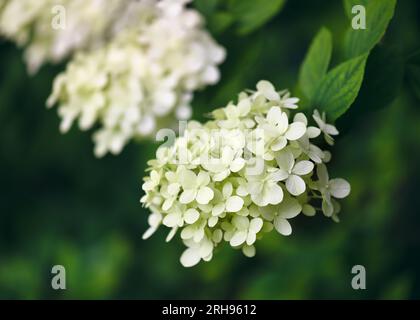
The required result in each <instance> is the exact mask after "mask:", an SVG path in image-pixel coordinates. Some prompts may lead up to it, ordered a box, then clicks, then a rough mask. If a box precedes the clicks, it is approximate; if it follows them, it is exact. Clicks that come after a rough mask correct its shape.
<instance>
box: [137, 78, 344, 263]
mask: <svg viewBox="0 0 420 320" xmlns="http://www.w3.org/2000/svg"><path fill="white" fill-rule="evenodd" d="M298 102H299V99H297V98H291V97H290V94H289V93H288V92H287V91H280V92H279V91H276V90H275V88H274V86H273V85H272V84H271V83H269V82H268V81H260V82H259V83H258V84H257V90H256V91H251V90H248V91H245V92H241V93H240V94H239V98H238V101H237V102H236V103H234V102H230V103H229V104H228V105H227V106H226V107H225V108H221V109H217V110H215V111H213V113H212V115H213V119H212V120H210V121H208V122H206V123H204V124H201V123H198V122H195V121H190V122H189V123H188V125H187V128H186V130H185V132H184V133H183V135H182V136H180V137H179V138H177V139H176V140H175V141H174V143H173V144H172V145H171V146H161V147H160V148H159V149H158V150H157V152H156V159H153V160H150V161H149V162H148V165H149V169H148V170H149V171H150V174H149V175H148V176H146V177H145V178H144V184H143V190H144V192H145V195H144V196H143V197H142V198H141V200H140V202H141V203H142V204H143V205H144V206H145V207H147V208H149V209H150V210H151V212H152V213H151V214H150V216H149V225H150V227H149V229H148V230H147V231H146V232H145V234H144V235H143V238H144V239H146V238H148V237H150V236H151V235H152V234H153V233H154V232H155V231H156V230H157V229H158V227H159V226H160V225H164V226H166V227H168V228H170V229H171V230H170V232H169V235H168V237H167V240H168V241H169V240H170V239H172V238H173V237H174V236H175V234H176V233H177V232H178V231H180V232H179V235H180V237H181V239H182V240H183V242H184V244H185V245H186V247H187V249H186V250H185V251H184V253H183V254H182V255H181V259H180V261H181V263H182V264H183V265H184V266H186V267H190V266H193V265H195V264H197V263H198V262H200V261H201V260H204V261H209V260H210V259H211V258H212V255H213V251H214V248H216V247H217V246H218V245H219V244H220V243H221V242H223V241H225V242H228V243H229V244H230V246H232V247H233V248H238V249H239V248H240V249H242V251H243V253H244V254H245V255H246V256H248V257H252V256H254V255H255V251H256V250H255V242H256V240H257V239H260V238H261V237H262V236H263V234H264V233H266V232H270V231H271V230H276V231H277V232H278V233H280V234H281V235H284V236H288V235H290V234H291V233H292V226H291V224H290V220H291V219H293V218H295V217H296V216H297V215H299V214H301V213H303V214H304V215H306V216H313V215H314V214H315V213H316V212H317V211H320V212H323V214H324V215H325V216H327V217H332V219H333V220H334V221H338V213H339V211H340V206H339V204H338V201H337V200H336V199H342V198H345V197H346V196H348V195H349V193H350V184H349V183H348V182H347V181H346V180H344V179H331V180H330V178H329V175H328V171H327V166H326V163H327V162H329V161H330V159H331V154H330V152H329V151H324V150H322V149H321V148H320V147H319V146H323V145H327V146H328V145H329V144H331V143H332V142H333V141H332V139H330V136H327V134H328V135H331V134H335V135H336V134H338V131H337V129H336V128H335V127H334V126H333V125H331V124H327V123H326V122H325V121H326V119H325V116H322V118H320V115H319V112H318V111H315V112H314V114H313V118H314V122H315V124H316V125H318V127H315V126H310V125H309V124H308V119H307V118H306V116H305V115H304V114H303V113H301V112H299V111H298V105H297V103H298ZM320 119H321V120H322V122H321V121H320ZM326 128H327V129H326ZM321 132H324V134H325V135H324V138H325V141H326V142H327V144H325V143H323V140H322V138H321ZM315 143H316V144H318V145H319V146H316V145H315Z"/></svg>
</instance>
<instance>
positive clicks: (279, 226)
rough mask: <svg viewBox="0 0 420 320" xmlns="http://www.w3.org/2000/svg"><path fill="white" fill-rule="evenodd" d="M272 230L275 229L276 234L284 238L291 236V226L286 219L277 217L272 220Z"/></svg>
mask: <svg viewBox="0 0 420 320" xmlns="http://www.w3.org/2000/svg"><path fill="white" fill-rule="evenodd" d="M274 228H276V230H277V232H278V233H280V234H282V235H284V236H289V235H291V234H292V226H291V225H290V223H289V222H288V221H287V220H286V219H283V218H279V217H276V218H274Z"/></svg>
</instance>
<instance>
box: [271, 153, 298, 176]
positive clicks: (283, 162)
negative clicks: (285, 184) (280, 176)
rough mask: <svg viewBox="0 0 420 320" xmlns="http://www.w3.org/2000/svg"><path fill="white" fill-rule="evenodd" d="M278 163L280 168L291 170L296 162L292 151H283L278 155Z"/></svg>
mask: <svg viewBox="0 0 420 320" xmlns="http://www.w3.org/2000/svg"><path fill="white" fill-rule="evenodd" d="M276 161H277V164H278V165H279V167H280V169H282V170H285V171H286V172H290V171H291V170H292V168H293V166H294V164H295V158H294V157H293V153H292V152H290V151H288V150H287V151H282V152H280V153H279V154H278V155H277V156H276Z"/></svg>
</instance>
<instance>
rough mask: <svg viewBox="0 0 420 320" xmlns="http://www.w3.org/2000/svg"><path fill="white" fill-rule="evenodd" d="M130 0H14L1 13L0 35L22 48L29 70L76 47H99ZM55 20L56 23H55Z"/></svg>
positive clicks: (33, 70) (66, 55) (54, 60)
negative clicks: (23, 48)
mask: <svg viewBox="0 0 420 320" xmlns="http://www.w3.org/2000/svg"><path fill="white" fill-rule="evenodd" d="M129 2H130V1H119V0H90V1H86V0H58V1H56V0H37V1H32V0H13V1H6V4H5V7H4V9H3V10H2V12H1V13H0V34H2V35H4V36H5V37H7V38H9V39H11V40H12V41H14V42H16V44H17V45H18V46H20V47H25V53H24V57H25V60H26V63H27V66H28V71H29V73H31V74H33V73H35V72H36V71H37V70H38V69H39V67H40V66H41V65H42V64H43V63H45V62H53V63H56V62H60V61H62V60H63V59H65V58H67V57H68V56H69V55H70V54H72V53H73V52H74V51H76V50H80V49H86V48H94V47H97V46H100V45H101V44H102V43H103V42H104V41H105V40H106V39H107V38H108V37H109V36H110V35H111V32H112V26H113V24H114V22H115V20H116V19H117V18H118V17H119V16H120V15H121V13H122V12H124V10H125V8H126V7H127V3H129ZM54 23H56V24H54Z"/></svg>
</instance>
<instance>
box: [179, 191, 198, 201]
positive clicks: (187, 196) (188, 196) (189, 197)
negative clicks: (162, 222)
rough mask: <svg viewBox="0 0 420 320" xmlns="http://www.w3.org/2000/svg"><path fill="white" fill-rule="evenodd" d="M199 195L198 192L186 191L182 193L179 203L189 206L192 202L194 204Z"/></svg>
mask: <svg viewBox="0 0 420 320" xmlns="http://www.w3.org/2000/svg"><path fill="white" fill-rule="evenodd" d="M196 195H197V190H193V189H190V190H184V191H183V192H182V193H181V196H180V197H179V202H181V203H182V204H188V203H190V202H193V201H194V200H195V197H196Z"/></svg>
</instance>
